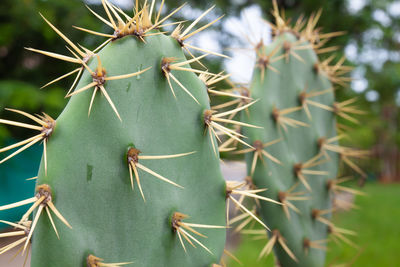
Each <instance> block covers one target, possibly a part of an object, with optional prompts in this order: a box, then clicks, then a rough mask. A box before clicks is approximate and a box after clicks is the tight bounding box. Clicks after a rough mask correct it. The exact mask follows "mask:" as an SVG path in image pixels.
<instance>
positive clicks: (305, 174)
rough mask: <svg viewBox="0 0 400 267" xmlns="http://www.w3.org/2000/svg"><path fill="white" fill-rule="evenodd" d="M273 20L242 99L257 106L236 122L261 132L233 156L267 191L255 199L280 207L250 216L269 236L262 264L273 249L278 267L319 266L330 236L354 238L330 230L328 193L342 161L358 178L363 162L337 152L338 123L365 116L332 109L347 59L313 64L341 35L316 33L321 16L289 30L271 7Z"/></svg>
mask: <svg viewBox="0 0 400 267" xmlns="http://www.w3.org/2000/svg"><path fill="white" fill-rule="evenodd" d="M273 15H274V18H275V21H276V23H275V25H273V24H271V27H272V29H273V34H274V39H273V41H272V43H271V44H269V45H264V44H263V42H260V43H258V44H257V45H256V46H255V47H254V49H255V51H256V54H257V59H256V66H255V70H254V74H253V79H252V81H251V84H250V88H249V92H247V93H246V94H244V95H246V96H248V95H250V97H252V98H254V99H259V101H258V102H257V103H256V104H254V105H252V106H251V107H248V109H247V112H243V113H242V114H241V121H242V122H244V123H249V124H253V125H259V126H263V127H264V130H260V129H253V128H246V129H243V130H242V134H243V135H245V136H247V137H248V138H249V139H248V142H249V144H251V145H252V148H245V149H243V150H239V151H236V152H234V153H236V154H245V158H246V162H247V170H248V175H249V177H248V179H247V181H248V184H249V185H252V184H254V186H255V187H257V188H268V189H269V190H268V191H263V192H261V193H260V194H261V195H262V196H264V197H268V198H271V199H275V200H277V201H279V202H280V203H281V204H282V205H281V206H278V205H274V204H273V203H270V202H261V203H258V206H259V208H258V209H257V211H254V212H258V213H259V214H260V215H261V217H262V219H263V221H264V223H265V224H266V225H267V226H268V227H269V228H270V229H271V231H270V232H269V241H268V242H267V244H266V246H265V247H264V249H263V250H262V252H261V254H260V257H261V256H264V255H266V254H269V253H270V252H271V251H272V250H273V249H274V251H275V255H276V258H277V262H278V263H279V264H278V265H279V266H308V267H310V266H323V265H324V262H325V250H326V245H327V244H326V243H327V238H328V233H329V232H330V233H333V234H335V235H336V236H340V237H339V238H340V239H342V240H344V239H345V240H348V239H347V238H346V237H344V236H343V235H341V234H340V233H350V234H353V232H351V231H344V230H343V229H341V228H338V227H336V226H334V225H333V224H332V223H331V222H330V217H331V213H332V211H333V207H332V193H333V192H334V191H335V190H334V189H333V187H332V186H334V185H337V183H340V182H341V181H342V180H340V179H339V180H338V179H336V177H337V176H338V166H339V160H340V156H341V158H344V162H345V163H347V164H349V166H350V167H352V168H353V169H354V170H356V171H358V172H359V173H361V174H363V173H362V171H361V170H360V169H359V168H358V167H357V166H356V165H355V164H354V163H353V162H352V161H351V160H350V159H349V158H351V157H360V156H363V155H365V152H362V151H361V152H360V151H357V150H353V149H350V148H345V147H341V146H340V145H339V144H338V141H339V139H341V138H342V137H343V136H342V135H338V133H337V130H336V125H337V123H336V117H337V116H340V117H343V118H345V119H348V120H353V121H354V118H353V117H352V116H351V115H352V114H361V113H362V112H360V111H359V110H357V109H356V108H354V107H353V106H351V107H349V105H351V104H352V103H353V102H354V100H348V101H345V102H343V103H336V102H335V95H334V90H335V89H334V84H339V85H345V84H346V82H347V81H348V78H347V77H345V76H343V75H344V74H346V73H347V72H348V71H349V70H350V68H349V67H346V66H343V63H344V59H341V60H339V61H338V62H337V63H336V64H334V65H333V66H331V65H330V63H331V61H332V60H333V56H331V57H329V58H328V59H326V60H324V61H320V60H319V58H318V55H319V54H322V53H327V52H331V51H333V50H334V49H335V47H328V48H323V45H324V44H325V43H326V42H327V41H328V40H329V39H330V38H332V37H334V36H336V35H340V34H342V33H340V32H337V33H330V34H322V33H319V29H318V28H316V23H317V21H318V18H319V16H320V15H321V12H318V13H316V14H314V15H313V16H311V18H310V19H309V20H308V21H306V20H303V19H302V18H300V19H299V20H298V21H297V23H295V24H294V26H290V25H289V22H288V21H286V20H285V19H284V18H283V16H282V15H281V14H280V12H279V10H278V7H277V4H276V1H274V11H273ZM243 101H246V100H243ZM336 115H337V116H336ZM336 189H340V190H347V191H349V190H351V189H345V188H343V187H337V188H336ZM353 192H356V191H353ZM243 226H244V225H243V224H242V225H241V226H240V228H241V229H242V228H243ZM335 229H336V230H338V229H339V231H334V230H335ZM253 233H255V232H254V231H253ZM338 233H339V235H338Z"/></svg>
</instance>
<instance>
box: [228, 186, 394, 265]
mask: <svg viewBox="0 0 400 267" xmlns="http://www.w3.org/2000/svg"><path fill="white" fill-rule="evenodd" d="M363 191H364V192H366V193H367V194H368V196H366V197H365V196H364V197H363V196H361V197H357V198H356V205H358V206H359V207H360V209H359V210H353V211H350V212H347V213H339V214H336V215H335V217H334V223H335V224H336V225H338V226H339V227H343V228H346V229H352V230H354V231H356V232H357V233H358V236H357V237H355V238H353V239H352V240H353V241H354V242H355V243H356V244H357V245H358V246H359V249H356V248H353V247H351V246H349V245H346V244H340V245H337V244H335V243H334V242H330V244H329V251H328V257H327V266H334V265H335V264H343V263H351V264H349V265H348V266H354V267H357V266H360V267H369V266H371V267H372V266H374V267H375V266H385V267H397V266H400V185H399V184H390V185H383V184H378V183H370V184H367V185H366V186H365V188H364V189H363ZM265 244H266V241H265V240H251V239H250V238H245V237H244V238H243V240H242V244H241V245H240V246H239V247H238V249H237V250H236V251H235V252H234V254H235V256H237V257H238V258H239V259H240V260H241V261H242V263H243V266H252V267H258V266H260V267H261V266H263V267H268V266H274V259H273V256H272V255H270V256H269V257H268V258H264V259H262V260H260V261H257V258H258V255H259V253H260V251H261V250H262V248H263V246H264V245H265ZM228 266H229V267H236V266H240V265H239V264H238V263H236V262H233V261H232V262H230V263H229V264H228Z"/></svg>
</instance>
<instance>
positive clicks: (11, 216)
mask: <svg viewBox="0 0 400 267" xmlns="http://www.w3.org/2000/svg"><path fill="white" fill-rule="evenodd" d="M17 142H18V141H16V140H8V141H7V142H6V146H7V145H11V144H14V143H17ZM13 152H14V151H13ZM42 153H43V146H42V145H34V146H33V147H30V148H29V149H27V150H25V151H23V152H22V153H20V154H19V155H17V156H15V157H13V158H11V159H10V160H8V161H6V162H4V163H3V164H1V165H0V206H3V205H7V204H11V203H14V202H18V201H21V200H25V199H28V198H31V197H33V196H34V192H35V184H36V180H31V181H26V179H28V178H32V177H35V176H37V172H38V170H39V165H40V160H41V157H42ZM2 154H3V155H1V158H4V157H5V156H6V155H4V154H5V153H2ZM9 154H11V152H10V153H9ZM29 207H30V206H29V205H25V206H22V207H19V208H14V209H10V210H5V211H0V219H1V220H6V221H10V222H16V221H19V220H20V219H21V217H22V215H23V214H24V213H25V212H26V211H27V210H28V209H29ZM7 227H8V226H7V225H5V224H1V223H0V230H1V229H4V228H7Z"/></svg>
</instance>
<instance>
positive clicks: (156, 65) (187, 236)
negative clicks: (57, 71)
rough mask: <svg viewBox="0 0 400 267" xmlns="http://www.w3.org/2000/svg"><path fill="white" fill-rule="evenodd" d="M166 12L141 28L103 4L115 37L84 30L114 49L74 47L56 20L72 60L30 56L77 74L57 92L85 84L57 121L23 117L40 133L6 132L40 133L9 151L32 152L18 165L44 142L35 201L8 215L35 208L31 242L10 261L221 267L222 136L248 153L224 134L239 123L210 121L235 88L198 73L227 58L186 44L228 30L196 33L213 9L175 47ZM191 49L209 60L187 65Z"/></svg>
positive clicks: (139, 21)
mask: <svg viewBox="0 0 400 267" xmlns="http://www.w3.org/2000/svg"><path fill="white" fill-rule="evenodd" d="M163 3H164V1H163V2H162V3H161V6H160V9H159V11H158V12H156V11H155V1H152V2H151V3H147V2H145V3H144V5H143V6H142V7H141V8H139V2H138V1H136V5H135V8H134V15H133V16H132V17H130V16H129V15H127V14H126V13H124V12H123V11H122V10H121V9H119V8H117V7H115V6H114V5H112V4H110V3H108V2H107V1H105V0H103V1H102V5H103V7H104V10H105V13H106V18H107V19H105V18H103V17H101V16H100V15H99V14H97V13H95V12H94V11H92V10H90V11H91V12H92V13H93V14H94V15H95V16H96V17H98V18H99V19H100V20H101V21H102V22H103V23H105V24H106V25H107V26H109V27H110V28H112V31H113V32H112V33H110V34H108V33H99V32H94V31H91V30H88V29H84V28H79V27H76V28H77V29H79V30H83V31H86V32H89V33H90V34H94V35H98V36H100V37H99V38H106V41H105V42H103V44H102V45H100V46H99V47H98V48H97V49H95V50H93V51H90V50H88V49H86V48H84V47H82V46H79V45H75V44H74V43H73V42H72V41H70V40H69V39H68V38H67V37H66V36H65V35H64V34H62V33H61V31H59V30H58V29H57V28H56V27H55V26H54V25H52V24H51V23H50V22H49V21H47V20H46V19H45V21H46V22H47V23H48V24H49V25H50V26H51V27H52V29H53V30H54V31H56V32H57V33H58V34H59V35H60V36H61V37H62V38H63V39H64V40H65V41H66V42H67V44H68V49H69V50H70V52H71V55H70V56H65V55H61V54H56V53H53V52H46V51H42V50H38V49H33V48H29V50H31V51H34V52H37V53H40V54H44V55H46V56H50V57H53V58H57V59H60V60H63V61H66V62H70V63H74V64H77V65H78V66H77V68H76V69H75V70H73V71H71V72H69V73H67V74H65V75H63V76H61V77H59V78H57V79H55V80H53V81H51V82H49V83H48V84H46V86H49V85H51V84H52V83H54V82H57V81H58V80H60V79H62V78H65V77H68V76H70V75H73V74H76V75H77V77H76V79H75V81H74V83H73V85H72V87H71V88H70V89H69V90H68V93H67V96H68V97H71V99H70V101H69V103H68V105H67V106H66V108H65V109H64V111H63V112H62V114H61V115H60V116H59V117H58V118H57V119H56V120H53V119H50V118H49V117H48V116H46V115H45V116H39V117H34V116H31V115H29V114H27V113H23V112H20V111H16V112H18V113H20V114H21V115H23V116H25V117H27V118H29V119H31V120H33V121H35V122H36V123H38V124H39V126H34V125H31V124H26V123H17V122H10V121H7V120H1V121H0V122H1V123H6V124H11V125H14V126H19V127H27V128H30V129H33V130H38V131H40V134H39V135H36V136H35V137H33V138H31V139H28V140H26V141H25V142H21V143H18V144H16V145H14V146H12V147H8V148H7V149H13V148H16V147H21V148H20V149H19V150H17V152H16V153H19V152H22V151H23V150H25V149H26V148H27V147H28V146H29V145H31V144H33V143H36V142H39V141H41V140H43V141H44V142H43V144H44V157H43V159H42V165H41V168H40V171H39V175H38V178H37V187H36V193H35V196H34V197H32V198H29V199H27V200H24V201H20V202H17V203H14V204H10V205H6V206H1V207H0V210H5V209H9V208H14V207H17V206H21V205H27V204H31V205H32V206H31V208H29V210H28V212H27V213H26V214H25V215H24V216H23V217H22V219H21V220H20V222H18V223H17V224H15V226H16V227H17V228H20V229H21V231H20V233H19V234H20V235H21V236H22V238H21V239H20V240H18V241H17V242H15V243H12V244H10V245H9V246H7V247H5V248H1V250H0V254H2V253H4V252H5V250H8V249H10V248H12V247H16V246H19V245H21V246H22V247H23V251H24V252H25V253H27V252H26V249H28V248H29V245H30V241H31V240H32V241H33V242H32V262H31V264H32V266H33V267H36V266H40V267H42V266H82V265H87V266H90V267H93V266H111V265H113V266H122V265H132V266H133V265H135V266H178V265H182V266H211V264H213V263H216V262H219V261H220V258H221V255H222V253H223V251H224V245H225V235H226V234H225V232H226V231H225V229H224V228H225V200H226V199H225V198H226V195H225V187H226V185H225V183H224V181H223V179H222V176H221V172H220V168H219V157H218V153H217V151H216V137H217V138H218V136H217V135H216V131H221V132H224V133H225V134H227V135H229V136H231V137H232V136H233V137H234V138H235V139H236V140H237V141H238V140H240V139H239V137H240V135H238V134H237V133H233V131H232V130H230V129H228V128H225V127H224V126H222V125H221V123H225V122H227V123H235V122H234V121H232V120H227V119H224V118H223V117H224V116H228V115H231V114H232V113H234V112H235V111H232V112H225V113H223V114H211V112H210V111H209V110H210V104H209V97H208V95H207V90H206V89H208V90H209V92H210V93H216V94H218V92H216V91H213V92H211V91H210V90H212V89H211V88H206V85H210V84H213V83H215V82H218V81H220V80H221V79H224V78H226V76H224V75H222V74H212V73H209V72H208V71H206V70H201V69H192V68H191V67H190V65H189V64H190V63H196V62H198V63H199V61H200V59H201V58H203V57H204V56H206V55H208V54H215V55H219V54H217V53H213V52H210V51H206V50H204V49H201V48H198V47H195V46H193V45H190V44H188V43H186V42H185V41H186V40H187V39H188V38H190V37H191V36H193V35H194V34H196V33H198V32H200V31H202V30H204V29H205V28H207V27H208V26H210V25H211V24H213V23H214V22H216V21H217V20H214V21H212V22H211V23H208V24H206V25H205V26H203V27H201V28H199V29H198V30H193V31H192V29H193V27H194V26H195V25H196V24H197V23H198V22H199V20H200V19H201V18H203V17H204V16H205V15H206V14H207V13H208V12H209V11H210V10H211V9H209V10H207V11H206V12H205V13H204V14H203V15H201V16H200V17H199V19H197V20H196V21H195V22H193V23H192V24H191V25H190V26H189V27H188V28H186V29H184V28H183V27H182V25H178V27H177V28H176V30H175V31H174V32H173V33H172V34H171V36H167V35H165V34H164V33H163V32H161V29H162V28H163V27H165V26H166V25H171V24H166V20H167V19H169V18H170V17H171V16H172V15H173V14H174V13H175V12H177V11H178V10H179V9H180V8H178V9H176V10H175V11H173V12H172V13H171V14H169V15H167V16H165V17H163V18H161V13H162V7H163ZM43 18H44V17H43ZM181 31H183V32H181ZM182 48H183V49H184V50H187V51H189V50H192V51H193V50H197V51H201V52H204V53H206V54H205V55H203V56H200V57H194V56H193V55H192V54H191V52H189V53H190V55H191V56H192V59H190V60H187V59H186V58H185V56H184V54H183V52H182ZM219 56H220V55H219ZM200 65H202V64H201V63H200ZM195 74H200V75H202V77H203V78H202V79H199V77H197V75H195ZM204 77H207V78H206V80H207V82H206V81H205V80H204ZM227 95H229V94H227ZM230 96H233V95H230ZM247 107H248V106H245V108H247ZM88 115H89V116H88ZM248 126H250V125H248ZM3 161H4V160H3ZM135 186H137V188H138V190H134V191H133V190H132V189H133V188H134V187H135ZM186 214H187V215H186ZM188 215H190V217H189V216H188ZM7 224H8V225H14V223H10V222H7ZM197 228H202V230H201V231H197ZM0 237H2V236H0ZM205 237H208V238H205ZM192 246H193V247H196V246H197V249H195V248H192ZM189 247H190V248H189ZM200 247H202V248H200ZM185 252H186V253H185ZM107 262H116V263H114V264H111V265H110V264H107ZM132 262H133V263H132Z"/></svg>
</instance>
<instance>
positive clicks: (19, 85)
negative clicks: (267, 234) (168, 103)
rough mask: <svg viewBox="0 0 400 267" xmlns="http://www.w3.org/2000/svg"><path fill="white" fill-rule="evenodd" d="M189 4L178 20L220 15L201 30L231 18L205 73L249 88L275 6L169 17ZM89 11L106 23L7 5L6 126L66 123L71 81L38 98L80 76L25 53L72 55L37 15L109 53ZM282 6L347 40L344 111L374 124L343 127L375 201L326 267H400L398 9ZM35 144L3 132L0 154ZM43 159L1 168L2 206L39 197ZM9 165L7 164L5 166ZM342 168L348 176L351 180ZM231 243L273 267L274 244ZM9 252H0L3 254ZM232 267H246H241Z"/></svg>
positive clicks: (1, 29)
mask: <svg viewBox="0 0 400 267" xmlns="http://www.w3.org/2000/svg"><path fill="white" fill-rule="evenodd" d="M111 2H114V3H115V4H117V5H119V6H121V7H122V8H124V9H126V10H131V9H132V6H133V1H132V0H115V1H111ZM183 2H187V5H186V6H185V7H184V8H183V10H182V11H181V12H179V13H178V14H177V15H175V16H174V20H189V21H190V20H194V19H195V18H197V17H198V16H199V15H200V14H201V13H202V12H203V11H204V10H205V9H207V8H209V7H211V6H212V5H214V4H215V5H216V7H215V8H214V10H213V11H212V12H210V13H209V15H207V16H206V17H205V18H204V19H203V20H202V21H201V23H200V24H203V25H204V24H206V23H208V22H210V21H212V20H214V19H215V18H217V17H218V16H220V15H222V14H225V17H224V18H222V19H221V20H220V21H219V22H218V23H216V24H215V25H214V26H213V27H212V28H211V29H208V30H206V31H204V32H203V33H201V34H199V35H197V36H196V37H195V38H194V39H193V40H192V44H194V45H197V46H199V47H202V48H205V49H209V50H213V51H216V52H220V53H224V54H227V55H229V56H231V58H230V59H226V60H221V59H220V58H215V57H210V58H209V59H208V61H206V63H207V64H206V65H207V66H208V67H209V68H210V70H211V71H214V72H219V71H221V70H224V69H225V70H227V71H228V72H229V73H231V74H232V80H234V81H236V82H241V83H246V82H249V80H250V78H251V74H252V70H253V64H254V59H255V55H254V54H253V53H252V52H251V51H249V50H246V49H245V48H251V47H252V45H251V42H254V43H256V42H258V41H260V39H261V38H262V39H263V40H264V42H265V43H268V42H269V41H270V40H271V37H270V28H269V27H268V25H267V24H266V23H265V22H263V21H262V18H265V19H267V20H270V21H273V19H272V16H271V13H270V10H271V8H272V2H271V1H269V0H268V1H265V0H264V1H263V0H214V1H194V0H186V1H177V0H174V1H172V0H166V1H165V3H166V9H165V12H167V11H168V10H172V9H173V8H176V7H178V6H179V5H181V4H183ZM84 4H87V5H90V8H92V9H93V10H94V11H96V12H98V13H100V14H103V13H104V12H103V9H102V7H101V6H100V5H99V4H100V1H98V0H87V1H82V0H1V3H0V118H4V119H9V120H14V119H15V120H18V118H17V117H16V115H15V114H13V113H11V112H7V111H5V109H4V108H6V107H10V108H15V109H21V110H24V111H26V112H29V113H40V112H43V111H45V112H46V113H48V114H49V115H50V116H52V117H55V118H56V117H57V116H58V115H59V114H60V112H61V110H62V109H63V107H64V106H65V105H66V103H67V101H68V100H66V99H64V95H65V93H66V90H67V89H68V88H69V86H70V85H71V83H72V82H73V78H67V79H65V80H62V81H60V82H57V83H55V84H53V85H52V86H50V87H48V88H45V89H42V90H39V88H40V87H41V86H43V85H44V84H46V83H47V82H49V81H50V80H53V79H55V78H57V77H58V76H60V75H61V74H64V73H67V72H69V71H71V70H73V67H74V66H72V64H71V65H69V64H66V63H64V62H62V61H57V60H55V59H51V58H48V57H45V56H41V55H39V54H35V53H32V52H30V51H27V50H25V49H24V47H33V48H38V49H42V50H46V51H52V52H56V53H60V54H67V53H68V51H67V50H66V48H65V42H64V41H63V40H62V39H61V38H60V37H59V36H58V35H57V34H56V33H55V32H54V31H53V30H52V29H51V28H50V27H49V26H48V25H47V24H46V23H45V22H44V21H43V20H42V19H41V17H40V15H39V14H38V13H39V12H40V13H42V14H43V15H44V16H45V17H46V18H47V19H48V20H50V21H51V22H52V23H53V24H54V25H55V26H56V27H58V28H59V29H62V30H63V33H64V34H65V35H66V36H68V37H69V38H70V39H71V40H73V41H75V42H77V43H80V44H82V45H84V46H85V47H87V48H89V49H93V48H95V47H97V46H98V45H99V44H100V43H101V40H99V39H100V38H97V37H94V36H92V35H88V34H85V33H83V32H80V31H78V30H75V29H73V28H72V27H71V26H72V25H77V26H82V27H85V28H88V29H92V30H95V31H100V32H107V33H110V32H109V29H108V28H106V26H105V25H104V24H103V23H101V22H100V21H99V20H98V19H96V18H95V17H94V16H93V15H91V14H90V12H89V11H88V10H87V9H86V8H85V6H84ZM278 5H279V6H280V7H281V8H284V9H285V10H286V17H288V18H289V17H290V18H293V21H295V20H296V19H297V18H298V17H299V16H300V15H301V14H304V15H305V16H306V17H308V16H310V15H311V14H312V13H313V12H317V11H318V10H319V9H322V10H323V15H322V16H321V18H320V21H319V26H320V27H321V28H322V31H323V32H336V31H345V32H346V34H344V35H342V36H340V37H337V38H334V39H333V40H332V41H330V42H329V44H328V46H338V47H339V49H338V51H337V54H338V55H337V58H340V57H341V56H343V55H345V56H346V57H347V65H350V66H353V67H354V70H353V71H352V73H351V77H352V78H353V80H352V82H351V83H350V84H349V88H344V89H343V90H338V91H337V98H338V100H339V101H340V100H341V99H348V98H351V97H358V101H357V104H358V106H359V108H360V109H361V110H364V111H366V115H363V116H360V117H359V118H358V119H359V121H360V123H359V124H352V123H349V122H343V123H345V124H346V125H347V126H348V127H350V128H351V130H350V131H349V139H348V141H344V144H345V145H350V144H351V146H354V147H357V148H361V149H367V150H370V151H371V157H370V158H369V159H367V160H363V161H360V162H357V164H358V165H359V166H360V167H361V168H362V169H363V170H364V171H365V172H366V174H367V182H366V184H365V187H364V188H363V190H364V191H365V192H366V193H367V194H368V196H366V197H356V198H355V199H353V200H352V201H354V204H355V205H357V206H358V208H357V209H355V210H352V211H350V212H346V213H338V214H336V215H335V217H334V221H335V223H337V224H338V225H339V226H342V227H344V228H350V229H353V230H355V231H356V232H357V233H358V236H356V237H355V238H354V239H353V241H354V243H356V244H357V247H352V246H349V245H344V244H342V245H336V244H335V243H331V244H330V246H329V251H328V261H327V262H328V263H327V264H328V265H329V266H335V265H338V266H339V265H340V264H350V265H348V266H393V267H394V266H400V257H399V256H398V251H399V249H400V242H399V240H400V224H399V222H400V208H399V207H400V185H399V182H400V131H399V123H400V117H399V110H400V63H399V62H400V1H394V0H379V1H378V0H375V1H374V0H325V1H321V0H303V1H300V0H278ZM249 39H250V40H249ZM27 137H30V132H29V131H28V132H26V131H24V130H21V129H20V128H17V127H6V126H4V125H0V147H4V146H6V145H7V144H11V143H14V142H15V141H18V140H22V139H26V138H27ZM41 153H42V151H41V147H40V146H37V147H32V148H31V149H30V150H29V151H28V152H27V153H23V154H22V155H20V156H18V157H16V158H14V159H13V160H11V161H9V162H7V163H6V164H3V165H0V181H1V183H0V205H4V204H7V203H11V202H13V201H16V200H20V199H23V198H24V197H26V198H27V197H29V196H30V195H31V194H32V192H33V190H34V182H32V181H31V182H22V181H23V180H25V179H26V178H30V177H32V176H35V175H36V170H37V168H38V165H39V162H40V157H41ZM3 154H5V153H3ZM5 156H6V155H1V158H3V157H5ZM235 166H236V165H235ZM238 166H239V167H238V168H239V173H240V171H241V170H243V168H242V167H241V166H240V164H239V165H238ZM342 168H343V169H342V170H341V173H342V174H346V173H352V172H350V171H349V170H347V169H345V167H343V166H342ZM352 174H354V173H352ZM227 175H230V174H229V173H227ZM243 176H244V173H243ZM356 178H359V177H357V176H356ZM22 185H24V186H22ZM350 186H355V187H356V186H357V185H356V184H354V185H350ZM13 212H14V213H7V214H6V213H4V212H0V217H2V216H7V218H9V220H14V221H15V220H17V219H18V217H19V214H20V213H21V210H17V211H13ZM2 218H3V217H2ZM0 228H1V226H0ZM238 240H242V241H243V242H242V244H240V245H239V247H237V246H236V243H237V242H238ZM230 241H231V246H230V248H229V249H230V250H231V251H232V252H233V253H235V255H236V256H237V257H238V258H239V259H240V260H241V261H242V262H243V264H244V266H273V262H274V260H273V256H272V255H271V256H269V257H268V258H264V259H261V260H260V261H257V258H258V255H259V253H260V251H261V249H262V247H263V246H264V245H265V244H266V240H257V241H254V240H251V239H250V238H248V237H245V236H242V237H240V236H236V237H234V238H232V239H231V240H230ZM1 242H4V241H1ZM1 242H0V246H1V244H3V243H1ZM4 258H5V256H4V255H2V256H0V266H9V265H8V264H9V263H8V259H9V258H6V259H5V262H7V264H6V263H2V262H1V260H3V259H4ZM4 264H6V265H4ZM228 265H229V266H239V265H238V264H237V263H235V262H232V263H230V264H228ZM343 266H346V265H343Z"/></svg>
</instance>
